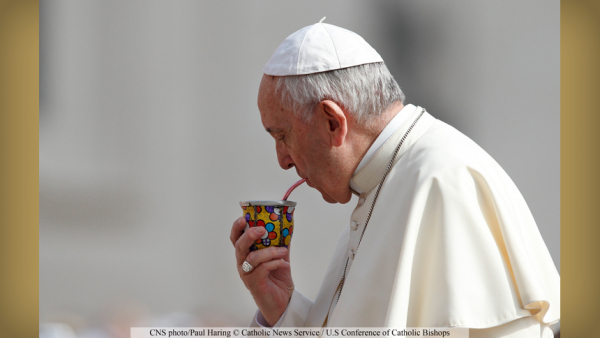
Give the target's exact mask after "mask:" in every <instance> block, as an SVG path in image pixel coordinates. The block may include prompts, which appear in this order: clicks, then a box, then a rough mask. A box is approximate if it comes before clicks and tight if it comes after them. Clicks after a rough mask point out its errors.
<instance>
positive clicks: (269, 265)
mask: <svg viewBox="0 0 600 338" xmlns="http://www.w3.org/2000/svg"><path fill="white" fill-rule="evenodd" d="M289 268H290V263H288V262H286V261H284V260H283V259H275V260H272V261H268V262H264V263H262V264H261V265H260V266H258V267H257V268H255V269H254V273H255V274H256V275H257V276H256V277H257V279H255V280H261V279H264V278H267V275H268V274H269V272H271V271H273V270H275V269H289Z"/></svg>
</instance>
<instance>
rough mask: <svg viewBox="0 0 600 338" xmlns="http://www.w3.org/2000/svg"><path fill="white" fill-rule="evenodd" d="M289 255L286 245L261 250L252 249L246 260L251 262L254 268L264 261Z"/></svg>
mask: <svg viewBox="0 0 600 338" xmlns="http://www.w3.org/2000/svg"><path fill="white" fill-rule="evenodd" d="M286 255H287V249H286V248H284V247H272V248H266V249H261V250H256V251H252V252H250V253H249V254H248V256H246V259H245V260H246V262H248V263H250V265H252V266H253V267H254V268H256V267H258V266H259V265H260V264H262V263H264V262H269V261H272V260H274V259H278V258H283V257H284V256H286Z"/></svg>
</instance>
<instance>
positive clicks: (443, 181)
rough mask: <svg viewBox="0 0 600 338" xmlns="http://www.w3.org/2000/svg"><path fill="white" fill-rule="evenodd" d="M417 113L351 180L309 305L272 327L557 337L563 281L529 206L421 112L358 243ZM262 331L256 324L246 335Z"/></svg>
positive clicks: (405, 115) (490, 166)
mask: <svg viewBox="0 0 600 338" xmlns="http://www.w3.org/2000/svg"><path fill="white" fill-rule="evenodd" d="M421 111H422V109H421V108H417V107H415V106H413V105H407V106H406V107H405V108H403V109H402V111H401V112H400V113H398V114H397V116H396V117H395V118H394V120H392V122H391V123H390V125H388V127H387V128H386V130H384V132H382V135H380V137H379V138H378V139H377V141H376V142H375V143H374V144H373V146H372V147H371V149H370V150H369V152H368V153H367V155H366V156H365V159H363V161H362V162H361V164H360V165H359V167H358V168H357V171H356V172H355V174H354V176H353V177H352V182H351V187H352V188H353V190H355V191H356V192H358V193H359V201H358V205H357V206H356V209H354V212H353V213H352V216H351V218H350V223H349V224H348V226H347V227H345V228H344V230H343V231H342V233H341V234H340V237H339V239H338V242H337V246H336V248H335V250H334V254H333V257H332V259H331V262H330V264H329V267H328V269H327V273H326V275H325V279H324V280H323V284H322V285H321V289H320V290H319V293H318V295H317V297H316V299H315V301H314V302H313V301H311V300H309V299H307V298H306V297H304V296H303V295H302V294H301V293H300V292H299V291H297V290H294V293H293V295H292V298H291V300H290V303H289V305H288V308H287V310H286V312H285V313H284V315H283V316H282V317H281V318H280V319H279V321H278V322H277V324H276V325H275V326H277V327H290V326H296V327H297V326H309V327H322V326H323V325H326V326H329V327H348V326H350V327H399V328H402V327H466V328H470V329H473V330H469V333H470V337H472V338H475V337H552V336H553V334H552V330H551V329H550V328H549V327H548V324H550V323H554V322H556V321H558V320H559V318H560V277H559V275H558V272H557V270H556V268H555V266H554V264H553V262H552V258H551V257H550V254H549V252H548V249H547V248H546V245H545V244H544V242H543V240H542V237H541V235H540V233H539V230H538V228H537V226H536V224H535V221H534V219H533V217H532V215H531V212H530V211H529V208H528V207H527V204H526V203H525V200H524V199H523V197H522V196H521V193H520V192H519V190H518V189H517V187H516V186H515V184H514V183H513V182H512V180H511V179H510V178H509V177H508V175H507V174H506V173H505V172H504V170H503V169H502V168H501V167H500V166H499V165H498V163H496V161H494V160H493V159H492V158H491V157H490V155H488V154H487V153H486V152H485V151H484V150H483V149H481V148H480V147H479V146H478V145H477V144H475V142H473V141H472V140H471V139H469V138H468V137H466V136H465V135H463V134H462V133H460V132H459V131H457V130H456V129H454V128H453V127H451V126H449V125H447V124H445V123H444V122H442V121H439V120H437V119H435V118H434V117H432V116H431V115H429V114H428V113H427V112H425V113H424V114H423V115H422V116H421V117H420V119H419V120H418V121H417V123H416V124H415V125H414V128H413V129H412V130H411V131H410V133H409V134H408V136H407V137H406V139H405V140H404V142H403V144H402V146H401V148H400V150H399V152H398V154H397V157H396V160H395V162H394V166H393V167H392V169H391V171H390V172H389V174H388V176H387V178H386V180H385V183H384V184H383V186H382V188H381V191H380V192H379V196H378V199H377V202H376V204H375V206H374V209H373V212H372V215H371V218H370V220H369V222H368V225H367V228H366V230H365V231H364V235H362V240H361V234H362V233H363V229H364V227H365V221H366V219H367V216H368V214H369V209H370V207H371V205H372V202H373V199H374V195H375V193H376V191H377V187H378V185H379V184H380V182H381V179H382V177H383V175H384V173H385V171H386V169H387V166H388V164H389V162H390V160H391V159H392V156H393V153H394V150H395V148H396V146H397V145H398V143H399V142H400V140H401V139H402V137H403V136H404V135H405V134H406V132H407V130H408V129H409V127H410V126H411V125H412V124H413V122H414V121H415V120H416V119H417V118H418V117H419V115H421ZM390 128H392V130H391V131H390ZM384 134H385V135H384ZM359 242H360V246H359ZM342 279H343V280H344V282H343V286H342V288H341V292H340V285H341V281H342ZM338 297H339V299H338ZM262 320H263V319H262V315H261V314H260V312H257V315H256V316H255V318H254V320H253V322H252V323H251V326H259V322H261V321H262ZM475 329H480V330H475Z"/></svg>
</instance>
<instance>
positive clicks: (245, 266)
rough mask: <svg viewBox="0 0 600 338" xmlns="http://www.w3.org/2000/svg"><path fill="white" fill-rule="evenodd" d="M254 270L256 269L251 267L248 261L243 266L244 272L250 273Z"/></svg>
mask: <svg viewBox="0 0 600 338" xmlns="http://www.w3.org/2000/svg"><path fill="white" fill-rule="evenodd" d="M252 269H254V267H253V266H252V265H250V263H248V261H244V264H242V270H244V272H250V271H252Z"/></svg>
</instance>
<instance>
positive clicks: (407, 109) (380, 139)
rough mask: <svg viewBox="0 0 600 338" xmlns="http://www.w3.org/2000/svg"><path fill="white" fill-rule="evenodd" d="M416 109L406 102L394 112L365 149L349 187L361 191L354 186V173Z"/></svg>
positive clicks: (365, 163)
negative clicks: (373, 140) (394, 114)
mask: <svg viewBox="0 0 600 338" xmlns="http://www.w3.org/2000/svg"><path fill="white" fill-rule="evenodd" d="M416 109H417V107H416V106H414V105H412V104H408V105H406V106H404V108H402V109H401V110H400V111H399V112H398V113H397V114H396V116H394V118H393V119H392V120H391V121H390V122H389V123H388V124H387V126H385V128H384V129H383V131H382V132H381V133H380V134H379V136H377V139H375V142H373V144H372V145H371V147H370V148H369V150H367V153H366V154H365V156H364V157H363V158H362V160H361V161H360V163H359V164H358V167H356V170H354V174H352V177H353V178H352V179H350V188H351V189H352V190H354V191H356V192H358V193H362V191H361V189H359V188H358V186H356V184H355V183H354V175H356V173H358V172H359V171H360V170H361V169H362V168H364V167H365V165H367V163H369V162H370V161H371V160H372V159H373V157H374V156H375V153H377V151H378V150H379V149H380V148H381V146H383V144H384V143H385V141H387V140H388V139H389V138H390V137H391V136H392V135H393V134H394V132H396V130H398V128H400V127H402V125H403V124H404V122H406V120H408V118H409V117H410V116H411V115H412V113H414V112H415V110H416Z"/></svg>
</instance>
